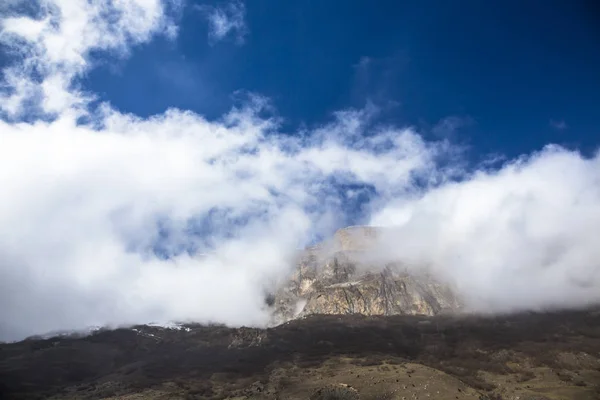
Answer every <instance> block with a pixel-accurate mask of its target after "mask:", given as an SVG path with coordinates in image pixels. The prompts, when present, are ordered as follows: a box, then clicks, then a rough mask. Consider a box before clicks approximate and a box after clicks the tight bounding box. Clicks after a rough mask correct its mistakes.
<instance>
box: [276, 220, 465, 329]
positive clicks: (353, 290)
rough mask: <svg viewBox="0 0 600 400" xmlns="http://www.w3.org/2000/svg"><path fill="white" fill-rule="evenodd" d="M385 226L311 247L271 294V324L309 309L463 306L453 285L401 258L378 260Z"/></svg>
mask: <svg viewBox="0 0 600 400" xmlns="http://www.w3.org/2000/svg"><path fill="white" fill-rule="evenodd" d="M382 232H383V231H382V229H377V228H372V227H352V228H346V229H342V230H340V231H338V232H337V233H336V234H335V235H334V237H333V239H332V240H331V241H327V242H325V243H321V244H319V245H317V246H314V247H312V248H309V249H307V250H306V251H305V252H304V253H303V254H302V255H301V256H300V258H299V261H298V266H297V268H296V270H295V271H294V272H293V274H292V275H291V277H290V279H289V281H288V282H285V283H284V284H282V285H281V286H280V287H279V288H278V289H277V290H276V292H275V293H274V294H273V295H272V297H271V299H270V301H269V303H270V304H271V305H272V307H273V324H275V325H276V324H279V323H282V322H286V321H289V320H291V319H294V318H299V317H304V316H307V315H310V314H363V315H429V316H431V315H437V314H440V313H455V312H458V311H459V310H460V308H461V305H460V301H459V299H458V297H457V296H456V295H455V294H454V292H453V291H452V290H451V288H450V287H449V286H448V285H446V284H444V283H443V282H440V281H438V280H437V279H436V278H435V277H433V276H431V275H430V274H428V273H427V271H426V270H419V269H416V268H410V269H409V268H407V266H405V265H403V264H402V262H401V261H400V260H397V261H393V262H389V260H388V261H387V262H383V261H381V260H379V261H378V257H377V254H376V253H377V251H379V250H380V249H379V248H378V245H379V244H380V242H379V240H378V239H379V238H380V237H381V234H382Z"/></svg>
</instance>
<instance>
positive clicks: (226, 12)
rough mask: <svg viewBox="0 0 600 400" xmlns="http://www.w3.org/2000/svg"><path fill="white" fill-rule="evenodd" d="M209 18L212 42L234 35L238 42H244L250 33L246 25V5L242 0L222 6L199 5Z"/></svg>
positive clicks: (209, 33) (209, 32)
mask: <svg viewBox="0 0 600 400" xmlns="http://www.w3.org/2000/svg"><path fill="white" fill-rule="evenodd" d="M197 9H198V10H200V11H201V12H202V13H203V14H204V15H205V16H206V18H207V20H208V25H209V31H208V37H209V40H210V41H211V42H213V43H214V42H218V41H220V40H223V39H225V38H227V37H228V36H233V37H234V38H235V40H236V41H237V42H238V43H243V42H244V37H245V36H246V35H247V33H248V27H247V26H246V21H245V18H246V6H245V5H244V3H242V2H241V1H237V0H236V1H231V2H229V3H227V4H223V5H221V6H206V5H203V6H197Z"/></svg>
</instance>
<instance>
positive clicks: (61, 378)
mask: <svg viewBox="0 0 600 400" xmlns="http://www.w3.org/2000/svg"><path fill="white" fill-rule="evenodd" d="M377 234H378V232H377V230H373V229H371V228H353V229H346V230H342V231H340V232H338V233H337V234H336V236H335V237H334V240H333V242H332V243H326V244H321V245H319V246H316V247H315V248H312V249H309V250H307V252H306V253H305V254H303V255H302V257H301V260H300V261H299V265H298V268H297V270H296V271H295V272H294V274H293V275H292V276H291V278H290V280H289V281H288V282H285V283H284V284H283V285H281V286H280V287H279V288H277V289H276V290H275V291H274V293H273V294H271V295H269V296H268V299H267V302H268V304H270V305H271V307H272V310H273V326H272V327H270V328H266V329H258V328H227V327H224V326H219V325H212V326H202V325H197V324H186V325H180V326H179V327H177V328H161V327H155V326H146V325H142V326H136V327H133V328H127V329H125V328H123V329H116V330H100V331H96V332H94V333H93V334H90V335H87V336H82V335H75V334H71V335H63V336H57V337H54V338H49V339H42V338H30V339H27V340H24V341H21V342H18V343H10V344H0V397H1V398H6V399H123V400H133V399H165V400H166V399H239V400H241V399H264V400H267V399H282V400H283V399H307V400H308V399H311V400H318V399H321V400H324V399H330V400H331V399H373V400H375V399H397V400H409V399H478V400H486V399H489V400H499V399H513V400H543V399H546V400H550V399H577V400H585V399H600V311H598V310H597V309H587V310H571V311H555V312H545V313H531V312H530V313H520V314H512V315H496V316H476V315H468V314H464V313H461V303H460V299H459V298H458V297H457V296H456V295H455V294H454V293H453V292H452V290H451V289H450V288H449V287H448V286H446V285H444V284H443V283H442V282H437V281H436V280H434V279H433V277H431V276H428V275H427V274H425V273H423V274H418V275H415V274H414V273H413V274H411V273H409V272H408V270H407V269H406V268H404V267H403V266H402V265H401V264H399V263H392V264H389V263H388V264H385V265H374V264H372V263H369V262H365V261H364V260H365V258H364V255H365V254H366V253H368V252H369V251H370V249H372V243H371V240H372V239H373V238H374V237H376V235H377ZM2 396H4V397H2Z"/></svg>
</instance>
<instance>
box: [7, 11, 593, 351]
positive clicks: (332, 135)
mask: <svg viewBox="0 0 600 400" xmlns="http://www.w3.org/2000/svg"><path fill="white" fill-rule="evenodd" d="M13 3H14V4H17V3H19V2H13ZM175 3H176V2H172V3H168V2H167V3H161V2H159V1H142V0H129V1H124V2H118V3H115V4H113V3H112V2H109V1H98V2H92V3H88V2H87V1H81V2H76V1H72V0H64V1H60V0H54V1H49V0H48V1H44V2H42V5H43V7H41V8H40V13H41V14H40V15H37V16H36V17H35V18H34V17H32V16H26V15H20V14H18V13H17V11H12V12H6V13H5V14H4V15H5V17H3V19H2V22H1V26H2V33H1V35H0V40H1V41H2V44H3V46H5V47H6V48H10V49H11V51H14V52H16V53H17V54H19V57H16V58H15V60H14V62H13V63H12V64H10V65H8V66H7V67H6V68H5V69H4V70H3V85H4V87H5V88H7V89H6V90H3V91H2V92H1V94H0V100H1V101H0V109H1V113H0V116H1V120H0V185H1V187H2V188H3V193H4V195H3V196H2V197H1V198H0V340H18V339H22V338H24V337H26V336H28V335H32V334H38V333H44V332H49V331H56V330H69V329H83V328H86V327H89V326H119V325H127V324H135V323H148V322H168V321H195V322H218V323H224V324H227V325H230V326H240V325H250V326H264V325H265V324H266V323H267V322H268V320H269V310H268V308H267V307H266V306H265V304H264V293H265V288H266V287H268V286H269V285H271V284H272V283H273V282H277V281H281V280H282V279H285V277H286V276H287V274H288V273H289V272H290V270H291V269H292V268H294V265H293V260H294V259H295V256H296V254H297V251H298V249H301V248H303V247H304V246H306V245H307V244H309V243H312V242H313V241H314V238H316V237H328V236H329V235H331V234H332V233H333V232H334V231H335V230H336V229H338V228H341V227H343V226H344V225H345V224H347V223H348V221H352V220H353V217H354V215H352V213H354V212H355V210H351V209H349V208H348V207H346V206H345V204H344V202H345V201H347V199H348V198H351V197H352V196H353V193H352V191H356V185H358V186H365V187H366V186H368V187H370V188H372V191H373V192H374V193H375V195H374V196H372V197H371V198H370V201H369V203H368V204H365V205H364V207H365V209H366V210H367V211H368V212H367V214H368V215H367V218H366V221H370V224H372V225H376V226H386V227H388V228H390V231H391V232H392V233H390V234H387V235H386V236H385V238H383V239H382V241H381V242H380V246H379V250H378V251H379V252H380V256H381V257H382V258H386V259H387V258H389V259H391V260H400V261H402V262H405V263H407V264H409V265H411V268H428V269H430V270H432V271H434V272H435V273H436V274H437V275H439V276H440V277H441V278H443V279H445V280H447V281H449V282H451V283H452V284H453V285H454V286H455V287H456V288H457V290H458V291H459V294H460V295H462V296H463V297H464V298H465V299H467V303H468V305H469V307H470V308H471V309H474V310H478V311H486V312H500V311H502V312H504V311H514V310H525V309H544V308H552V307H576V306H584V305H588V304H592V303H596V302H598V301H600V272H599V269H600V267H599V263H598V260H600V257H599V256H600V249H599V247H598V245H597V236H598V235H597V233H598V226H600V156H599V155H595V156H594V157H591V158H586V157H584V156H582V155H581V154H580V153H578V152H576V151H569V150H566V149H563V148H560V147H557V146H548V147H546V148H544V149H541V150H540V151H539V152H538V153H535V154H530V155H523V156H522V157H520V158H518V159H516V160H509V161H507V162H505V163H504V164H503V165H501V166H499V167H497V168H495V169H478V168H474V169H473V168H472V169H468V168H465V167H464V165H465V163H464V160H462V159H461V158H460V157H457V155H459V154H460V152H461V149H460V148H459V147H458V146H454V145H453V144H452V143H450V142H448V141H447V140H437V141H428V140H426V139H425V138H424V136H423V135H422V134H421V133H420V132H418V131H417V130H416V129H414V128H412V127H406V126H395V127H394V126H385V127H384V126H379V125H377V124H376V123H375V121H374V115H373V110H372V108H369V107H367V108H365V109H347V110H340V111H339V112H337V113H334V114H333V115H332V116H331V119H330V121H329V122H328V123H326V124H323V125H322V126H318V127H314V128H312V129H309V130H303V131H302V132H297V134H292V135H290V132H283V131H282V130H281V125H280V121H279V118H278V117H277V116H276V115H271V116H268V115H269V114H268V113H267V114H266V115H267V116H265V111H266V110H269V109H271V106H272V105H271V103H270V101H269V99H266V98H264V97H261V96H260V95H257V94H250V95H248V97H247V99H246V101H245V102H244V103H243V104H242V105H239V106H237V107H233V108H232V109H231V110H230V111H229V112H227V113H226V114H224V115H222V116H221V117H220V118H217V119H215V120H207V119H206V118H205V117H203V116H202V115H199V114H196V113H194V112H192V111H188V110H179V109H170V110H168V111H166V112H165V113H162V114H158V115H154V116H152V117H149V118H142V117H139V116H136V115H131V114H126V113H123V112H121V111H119V110H117V109H115V108H114V107H113V106H112V105H111V104H109V103H102V104H97V102H94V101H93V100H94V94H93V93H87V92H85V91H84V90H83V89H82V88H81V87H80V86H79V85H78V83H79V81H80V79H81V77H82V76H84V75H85V73H86V72H88V71H89V70H91V69H92V68H94V63H93V62H92V61H91V59H92V58H91V56H90V54H91V53H92V52H96V53H95V54H97V53H100V54H103V56H104V57H106V59H107V60H113V59H118V58H126V57H127V55H128V53H129V51H130V50H131V48H133V47H134V46H136V45H138V44H141V43H146V42H148V41H150V40H152V38H154V37H156V36H159V35H162V36H165V37H173V36H174V35H176V32H177V27H176V23H175V22H174V20H173V19H172V18H171V17H170V15H171V14H170V11H169V10H172V9H174V8H175V6H176V4H175ZM14 10H16V8H15V9H14ZM108 16H112V19H115V18H116V20H115V21H116V22H115V23H114V24H113V28H111V29H108V25H107V21H106V18H108ZM132 18H135V22H136V23H132V21H133V19H132ZM113 22H114V21H113ZM292 133H294V132H292ZM449 159H453V160H456V162H455V163H453V164H451V165H448V162H447V161H448V160H449ZM347 187H352V189H347Z"/></svg>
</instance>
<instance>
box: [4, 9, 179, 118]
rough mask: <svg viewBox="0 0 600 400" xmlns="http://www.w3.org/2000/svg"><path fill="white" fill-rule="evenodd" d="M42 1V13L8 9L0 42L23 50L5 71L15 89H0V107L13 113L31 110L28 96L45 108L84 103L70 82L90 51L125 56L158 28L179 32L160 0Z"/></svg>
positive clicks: (49, 111) (84, 66)
mask: <svg viewBox="0 0 600 400" xmlns="http://www.w3.org/2000/svg"><path fill="white" fill-rule="evenodd" d="M167 3H172V2H167ZM39 7H40V10H41V12H40V14H41V15H40V16H37V15H33V16H29V15H27V16H20V15H13V14H12V13H9V14H7V15H8V16H7V17H5V18H3V19H2V21H1V25H0V27H1V32H0V42H1V43H3V44H4V45H5V46H7V47H8V48H13V49H14V51H16V52H19V53H21V54H22V55H24V56H25V59H24V61H23V62H21V63H18V64H17V65H14V66H12V67H9V68H6V69H5V70H4V71H3V73H4V80H5V81H6V82H7V83H8V85H9V88H10V89H12V90H11V91H8V92H6V91H5V93H0V111H3V112H4V113H5V114H7V115H8V116H10V117H19V116H20V115H21V114H22V113H24V112H25V111H27V112H30V111H31V109H30V108H28V109H27V110H25V109H24V108H23V107H24V106H25V105H26V104H25V102H24V101H23V100H24V99H29V100H30V101H33V103H34V106H39V107H40V108H41V112H43V113H47V114H53V113H60V112H61V111H64V110H67V109H69V108H71V109H73V108H74V107H75V106H80V107H81V106H82V105H83V104H84V103H85V99H81V98H80V97H79V96H78V95H77V92H76V91H75V90H74V88H73V87H72V86H71V85H72V83H73V80H74V79H75V78H77V77H78V76H80V75H81V74H83V73H84V72H85V71H86V70H87V69H89V68H90V67H91V66H92V64H91V63H90V58H89V55H90V53H91V52H92V51H105V52H106V51H110V52H111V53H112V54H113V55H115V54H119V55H121V56H125V55H126V54H127V52H128V50H129V47H130V46H132V45H136V44H139V43H143V42H146V41H148V40H150V39H151V38H152V36H153V35H154V34H156V33H165V34H167V35H173V34H174V32H176V30H175V29H174V28H173V26H174V25H173V21H171V20H170V19H169V18H168V16H167V15H165V12H164V11H165V4H164V3H163V2H161V0H121V1H112V0H95V1H73V0H40V2H39ZM32 77H35V78H36V79H35V80H34V81H32V79H31V78H32ZM39 81H42V82H43V83H42V84H41V85H40V84H38V83H39ZM29 107H31V104H30V105H29Z"/></svg>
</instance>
